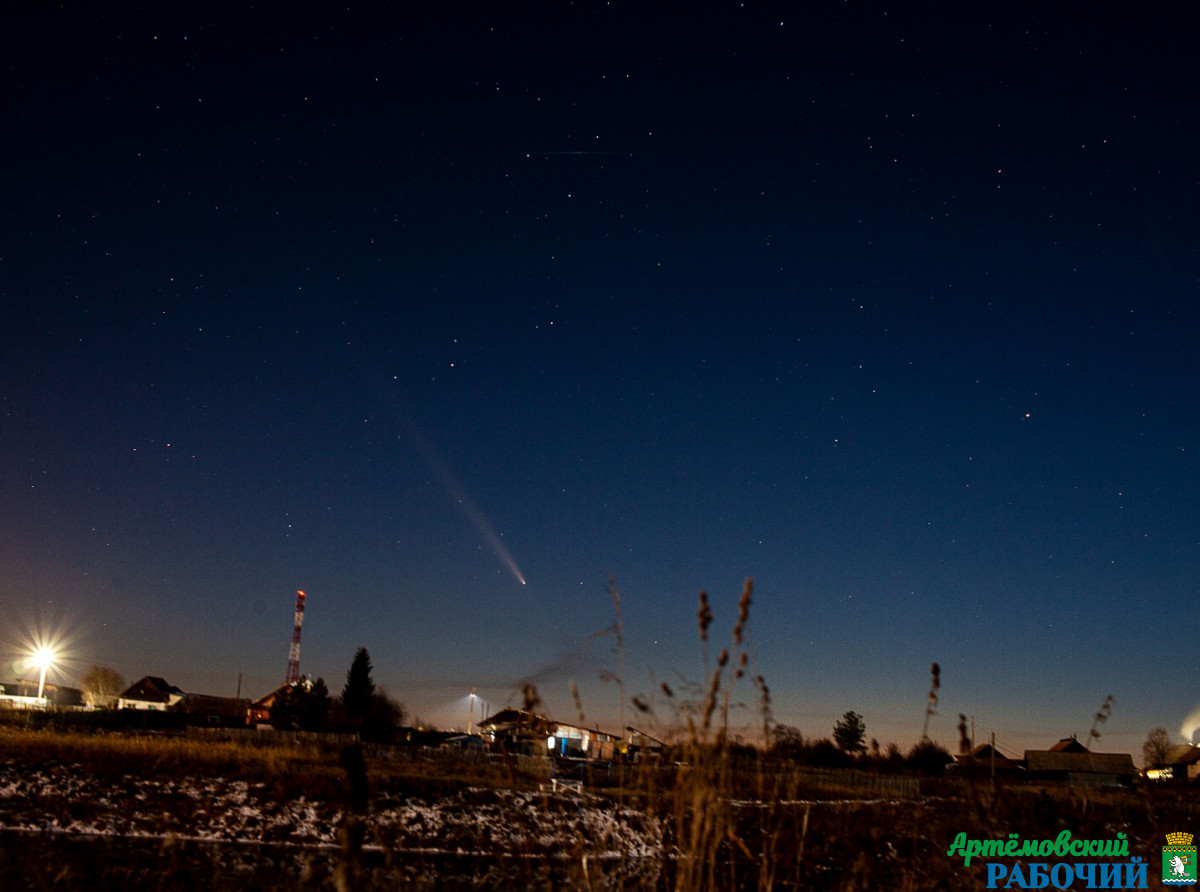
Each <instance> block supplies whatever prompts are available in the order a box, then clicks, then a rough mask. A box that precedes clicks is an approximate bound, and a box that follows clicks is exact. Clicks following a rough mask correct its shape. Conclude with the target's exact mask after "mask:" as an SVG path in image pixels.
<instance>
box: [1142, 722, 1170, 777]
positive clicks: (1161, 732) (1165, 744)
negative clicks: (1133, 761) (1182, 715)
mask: <svg viewBox="0 0 1200 892" xmlns="http://www.w3.org/2000/svg"><path fill="white" fill-rule="evenodd" d="M1170 749H1171V737H1170V735H1169V734H1167V729H1166V728H1155V729H1154V730H1153V731H1151V732H1150V733H1149V734H1147V735H1146V742H1145V743H1143V744H1142V767H1143V768H1160V767H1162V766H1163V765H1165V764H1166V762H1167V753H1168V751H1169V750H1170Z"/></svg>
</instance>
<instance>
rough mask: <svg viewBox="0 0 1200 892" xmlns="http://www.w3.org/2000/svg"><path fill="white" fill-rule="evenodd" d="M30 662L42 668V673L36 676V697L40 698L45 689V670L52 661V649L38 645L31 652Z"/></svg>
mask: <svg viewBox="0 0 1200 892" xmlns="http://www.w3.org/2000/svg"><path fill="white" fill-rule="evenodd" d="M31 662H32V663H33V665H35V666H37V667H39V668H40V669H41V670H42V674H41V676H40V677H39V678H38V699H39V700H41V699H42V695H43V694H44V693H45V691H46V670H47V669H49V668H50V666H51V665H52V664H53V663H54V651H52V650H51V649H50V648H48V647H39V648H38V649H37V650H35V651H34V652H33V660H32V661H31Z"/></svg>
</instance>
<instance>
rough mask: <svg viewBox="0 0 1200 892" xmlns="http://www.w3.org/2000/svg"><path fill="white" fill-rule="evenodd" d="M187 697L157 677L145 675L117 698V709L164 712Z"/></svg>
mask: <svg viewBox="0 0 1200 892" xmlns="http://www.w3.org/2000/svg"><path fill="white" fill-rule="evenodd" d="M186 696H187V695H186V694H185V693H184V692H183V691H181V690H180V689H179V688H177V687H175V686H174V685H172V684H169V683H168V682H167V680H166V679H164V678H159V677H158V676H157V675H146V676H143V677H142V678H141V679H139V680H138V681H135V682H134V683H133V684H132V685H130V686H129V687H128V688H126V689H125V692H124V693H123V694H121V696H120V697H118V698H117V709H138V710H145V711H147V712H166V711H167V710H169V709H170V708H171V707H173V706H174V705H175V704H176V703H178V702H180V701H181V700H182V699H183V698H184V697H186Z"/></svg>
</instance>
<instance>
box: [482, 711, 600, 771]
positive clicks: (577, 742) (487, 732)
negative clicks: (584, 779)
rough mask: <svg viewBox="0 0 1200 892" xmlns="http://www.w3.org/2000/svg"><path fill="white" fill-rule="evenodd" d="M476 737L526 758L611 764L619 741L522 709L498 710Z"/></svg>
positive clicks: (597, 732) (589, 729) (484, 723)
mask: <svg viewBox="0 0 1200 892" xmlns="http://www.w3.org/2000/svg"><path fill="white" fill-rule="evenodd" d="M479 733H480V734H481V735H482V736H483V737H484V738H485V739H487V740H488V741H490V742H492V743H494V744H495V745H496V746H498V747H500V748H502V749H506V750H508V751H510V752H517V753H523V754H525V755H530V756H547V755H549V756H559V757H566V758H577V759H603V760H612V759H615V758H616V757H617V754H618V753H619V752H620V748H621V741H620V739H619V738H617V737H616V736H614V735H612V734H608V733H606V732H604V731H601V730H600V729H599V728H584V727H582V726H580V725H572V724H569V723H566V722H556V721H554V720H553V719H549V718H547V717H546V716H542V715H538V714H536V713H533V712H528V711H526V710H523V709H512V708H508V709H502V710H500V711H499V712H497V713H496V714H495V715H492V716H490V717H489V718H486V719H484V720H483V721H481V722H480V723H479Z"/></svg>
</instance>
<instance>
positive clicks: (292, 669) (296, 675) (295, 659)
mask: <svg viewBox="0 0 1200 892" xmlns="http://www.w3.org/2000/svg"><path fill="white" fill-rule="evenodd" d="M306 597H307V596H306V595H305V594H304V592H299V591H298V592H296V627H295V628H294V629H293V630H292V647H291V649H290V650H289V651H288V665H287V677H286V678H285V679H284V680H283V683H284V684H295V683H296V682H298V681H299V680H300V624H301V623H302V622H304V599H305V598H306Z"/></svg>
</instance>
